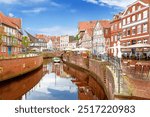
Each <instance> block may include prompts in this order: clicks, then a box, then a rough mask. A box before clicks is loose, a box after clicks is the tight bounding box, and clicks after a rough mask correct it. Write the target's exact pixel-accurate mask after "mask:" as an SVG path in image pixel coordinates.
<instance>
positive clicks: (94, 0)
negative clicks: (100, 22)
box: [83, 0, 99, 4]
mask: <svg viewBox="0 0 150 117" xmlns="http://www.w3.org/2000/svg"><path fill="white" fill-rule="evenodd" d="M83 1H86V2H89V3H93V4H99V2H98V1H97V0H83Z"/></svg>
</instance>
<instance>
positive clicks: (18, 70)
mask: <svg viewBox="0 0 150 117" xmlns="http://www.w3.org/2000/svg"><path fill="white" fill-rule="evenodd" d="M42 64H43V57H42V56H34V57H26V58H12V59H2V60H0V82H1V81H4V80H8V79H11V78H14V77H17V76H20V75H23V74H26V73H28V72H30V71H33V70H35V69H37V68H39V67H40V66H41V65H42Z"/></svg>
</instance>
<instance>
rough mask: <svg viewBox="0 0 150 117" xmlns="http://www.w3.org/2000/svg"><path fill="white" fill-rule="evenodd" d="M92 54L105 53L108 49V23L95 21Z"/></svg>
mask: <svg viewBox="0 0 150 117" xmlns="http://www.w3.org/2000/svg"><path fill="white" fill-rule="evenodd" d="M92 42H93V54H94V55H99V54H104V53H107V51H108V47H110V21H107V20H100V21H97V23H96V26H95V28H94V30H93V41H92Z"/></svg>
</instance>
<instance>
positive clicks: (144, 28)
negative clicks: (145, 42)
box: [143, 24, 147, 33]
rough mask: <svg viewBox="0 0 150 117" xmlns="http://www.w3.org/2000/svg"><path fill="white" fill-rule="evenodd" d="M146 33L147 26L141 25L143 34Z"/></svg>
mask: <svg viewBox="0 0 150 117" xmlns="http://www.w3.org/2000/svg"><path fill="white" fill-rule="evenodd" d="M145 32H147V24H143V33H145Z"/></svg>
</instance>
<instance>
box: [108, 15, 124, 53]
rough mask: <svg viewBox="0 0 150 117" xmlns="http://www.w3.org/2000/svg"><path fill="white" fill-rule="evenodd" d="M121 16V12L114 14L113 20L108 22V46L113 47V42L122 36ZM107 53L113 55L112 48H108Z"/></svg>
mask: <svg viewBox="0 0 150 117" xmlns="http://www.w3.org/2000/svg"><path fill="white" fill-rule="evenodd" d="M121 16H122V13H119V14H117V15H114V17H113V20H112V21H111V22H110V25H111V39H110V47H113V46H114V43H117V41H118V40H120V39H121V36H122V23H121V22H122V21H121ZM109 55H110V56H113V49H109Z"/></svg>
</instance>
